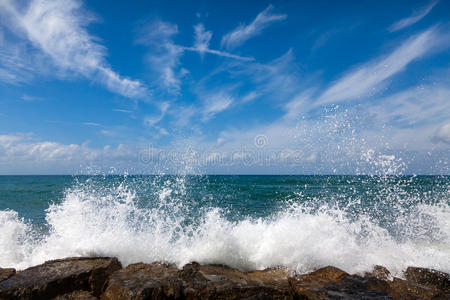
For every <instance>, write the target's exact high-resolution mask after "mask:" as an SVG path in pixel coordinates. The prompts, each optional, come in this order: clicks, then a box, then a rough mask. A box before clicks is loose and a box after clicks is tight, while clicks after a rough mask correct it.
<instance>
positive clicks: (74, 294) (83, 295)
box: [53, 291, 98, 300]
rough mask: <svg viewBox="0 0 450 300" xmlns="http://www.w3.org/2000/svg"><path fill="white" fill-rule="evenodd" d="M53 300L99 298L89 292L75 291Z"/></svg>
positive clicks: (91, 299)
mask: <svg viewBox="0 0 450 300" xmlns="http://www.w3.org/2000/svg"><path fill="white" fill-rule="evenodd" d="M53 300H98V298H97V297H94V296H92V294H91V293H89V292H87V291H75V292H72V293H68V294H64V295H61V296H57V297H56V298H53Z"/></svg>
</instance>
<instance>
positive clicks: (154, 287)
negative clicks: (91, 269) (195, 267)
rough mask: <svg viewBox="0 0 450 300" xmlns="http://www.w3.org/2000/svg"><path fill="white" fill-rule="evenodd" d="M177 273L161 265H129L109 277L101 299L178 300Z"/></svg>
mask: <svg viewBox="0 0 450 300" xmlns="http://www.w3.org/2000/svg"><path fill="white" fill-rule="evenodd" d="M178 271H179V270H178V269H177V268H176V267H175V266H173V265H166V264H161V263H152V264H150V265H149V264H143V263H138V264H132V265H129V266H128V267H126V268H125V269H122V270H119V271H117V272H115V273H114V274H112V275H111V277H110V278H109V280H108V283H107V287H106V290H105V292H104V293H103V295H102V297H101V299H102V300H109V299H110V300H113V299H114V300H122V299H123V300H125V299H133V300H138V299H168V298H171V299H178V298H180V297H181V295H182V282H181V280H180V279H178V278H177V276H178Z"/></svg>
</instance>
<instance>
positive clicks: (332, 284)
mask: <svg viewBox="0 0 450 300" xmlns="http://www.w3.org/2000/svg"><path fill="white" fill-rule="evenodd" d="M289 284H290V285H291V287H292V289H293V290H294V292H295V294H296V296H297V297H298V298H300V299H330V298H332V299H391V298H390V297H389V296H388V295H387V293H386V292H384V291H383V289H388V288H389V286H388V285H387V283H385V282H384V281H383V280H381V279H378V278H376V277H367V278H364V277H361V276H357V275H350V274H348V273H346V272H344V271H342V270H340V269H338V268H335V267H331V266H329V267H325V268H321V269H319V270H317V271H314V272H312V273H309V274H305V275H298V276H294V277H291V278H289Z"/></svg>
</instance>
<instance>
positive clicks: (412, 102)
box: [367, 85, 450, 127]
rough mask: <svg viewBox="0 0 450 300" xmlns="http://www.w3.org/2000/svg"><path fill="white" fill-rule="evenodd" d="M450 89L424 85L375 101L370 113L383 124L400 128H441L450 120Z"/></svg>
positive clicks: (369, 105) (370, 105)
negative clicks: (437, 126)
mask: <svg viewBox="0 0 450 300" xmlns="http://www.w3.org/2000/svg"><path fill="white" fill-rule="evenodd" d="M449 100H450V89H449V88H447V87H445V86H444V87H443V86H434V85H421V86H417V87H411V88H409V89H407V90H404V91H401V92H398V93H395V94H392V95H389V96H388V97H384V98H382V99H375V100H374V101H373V102H372V103H369V104H368V106H367V107H368V109H369V110H370V112H371V113H372V114H375V115H376V117H377V120H378V123H380V124H394V125H396V126H398V127H410V126H423V125H425V124H436V123H437V124H439V123H441V122H443V121H445V120H447V119H448V116H450V101H449Z"/></svg>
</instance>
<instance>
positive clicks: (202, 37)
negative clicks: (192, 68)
mask: <svg viewBox="0 0 450 300" xmlns="http://www.w3.org/2000/svg"><path fill="white" fill-rule="evenodd" d="M194 31H195V41H194V47H195V48H197V49H198V51H199V52H200V54H203V53H204V52H205V50H207V49H208V48H209V41H210V40H211V38H212V31H206V30H205V26H203V24H201V23H200V24H197V25H196V26H194Z"/></svg>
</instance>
